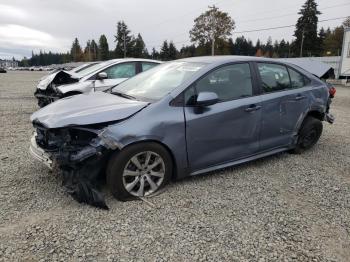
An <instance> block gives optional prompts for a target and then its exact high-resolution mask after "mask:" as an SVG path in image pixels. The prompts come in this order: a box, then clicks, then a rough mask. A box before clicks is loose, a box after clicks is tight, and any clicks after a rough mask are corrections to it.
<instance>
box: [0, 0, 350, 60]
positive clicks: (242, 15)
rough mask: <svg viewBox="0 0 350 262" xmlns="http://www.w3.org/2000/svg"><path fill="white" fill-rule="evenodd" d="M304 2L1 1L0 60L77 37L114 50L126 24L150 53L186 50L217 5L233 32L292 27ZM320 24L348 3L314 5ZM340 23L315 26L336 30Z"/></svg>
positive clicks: (284, 34)
mask: <svg viewBox="0 0 350 262" xmlns="http://www.w3.org/2000/svg"><path fill="white" fill-rule="evenodd" d="M304 2H305V0H293V1H290V0H288V1H287V0H264V1H261V0H176V1H169V0H148V1H144V0H127V1H126V0H88V1H87V0H68V1H64V0H30V1H28V0H0V58H12V56H15V57H16V58H22V57H23V56H30V54H31V50H34V52H38V51H39V50H40V49H41V50H43V51H49V50H51V51H55V52H57V51H59V52H66V51H67V50H69V48H70V46H71V43H72V41H73V39H74V38H75V37H78V39H79V41H80V43H81V45H82V46H85V44H86V41H87V40H88V39H95V40H98V38H99V36H100V35H101V34H105V35H106V36H107V38H108V40H109V45H110V49H112V48H114V45H115V43H114V42H113V41H114V37H113V35H114V34H115V31H116V23H117V21H119V20H124V21H125V22H126V24H127V25H128V26H129V29H130V30H131V31H132V33H133V34H135V35H136V34H137V33H141V35H142V37H143V39H144V41H145V43H146V46H147V48H148V49H149V50H151V48H152V47H155V48H156V49H159V46H160V45H161V43H162V41H164V40H165V39H168V40H173V41H174V43H175V44H176V46H177V47H178V48H181V46H182V45H184V44H189V43H190V41H189V33H188V32H189V30H190V29H191V28H192V26H193V20H194V18H195V17H197V16H198V15H200V14H201V13H202V12H203V11H205V10H206V9H207V7H208V5H213V4H215V5H216V6H218V7H219V8H220V9H221V10H222V11H225V12H228V13H229V14H230V16H231V17H232V18H233V19H234V20H235V22H236V28H235V30H234V31H233V38H235V37H237V36H240V35H242V34H235V32H240V31H246V30H254V29H260V28H267V27H276V26H283V25H290V24H295V22H296V20H297V18H298V15H297V12H298V10H299V9H300V7H301V5H302V4H303V3H304ZM317 3H318V4H319V10H320V11H321V12H322V15H321V16H320V20H322V19H328V18H336V17H343V16H347V15H350V1H349V0H333V1H329V0H317ZM341 22H342V20H336V21H328V22H323V23H320V24H319V27H320V26H325V27H328V26H329V27H331V28H333V27H335V26H337V25H340V24H341ZM293 31H294V28H284V29H277V30H269V31H261V32H251V33H244V34H243V35H244V36H245V37H247V38H250V39H252V40H253V41H254V42H255V41H256V40H257V39H258V38H260V39H261V40H263V41H266V40H267V38H268V37H269V36H271V37H272V39H273V41H274V40H276V39H277V40H280V39H282V38H284V39H287V40H291V39H292V38H293Z"/></svg>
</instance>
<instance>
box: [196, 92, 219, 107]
mask: <svg viewBox="0 0 350 262" xmlns="http://www.w3.org/2000/svg"><path fill="white" fill-rule="evenodd" d="M218 101H219V97H218V95H217V94H216V93H214V92H200V93H199V94H198V96H197V101H196V105H198V106H210V105H214V104H216V103H217V102H218Z"/></svg>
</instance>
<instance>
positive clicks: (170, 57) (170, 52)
mask: <svg viewBox="0 0 350 262" xmlns="http://www.w3.org/2000/svg"><path fill="white" fill-rule="evenodd" d="M177 53H178V51H177V49H176V47H175V45H174V43H173V41H170V43H169V48H168V59H167V60H174V59H176V56H177Z"/></svg>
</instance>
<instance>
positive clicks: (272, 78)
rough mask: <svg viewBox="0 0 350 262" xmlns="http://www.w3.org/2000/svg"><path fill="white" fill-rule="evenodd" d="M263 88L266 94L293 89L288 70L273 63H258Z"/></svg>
mask: <svg viewBox="0 0 350 262" xmlns="http://www.w3.org/2000/svg"><path fill="white" fill-rule="evenodd" d="M258 69H259V74H260V78H261V81H262V88H263V90H264V92H265V93H270V92H276V91H281V90H285V89H288V88H290V87H291V85H290V80H289V74H288V71H287V68H286V67H285V66H283V65H278V64H273V63H258Z"/></svg>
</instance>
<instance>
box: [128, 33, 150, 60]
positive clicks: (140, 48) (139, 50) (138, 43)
mask: <svg viewBox="0 0 350 262" xmlns="http://www.w3.org/2000/svg"><path fill="white" fill-rule="evenodd" d="M132 53H133V55H132V56H133V57H137V58H147V57H148V52H147V49H146V45H145V42H144V41H143V39H142V36H141V34H138V35H137V37H136V39H135V41H134V47H133V51H132Z"/></svg>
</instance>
